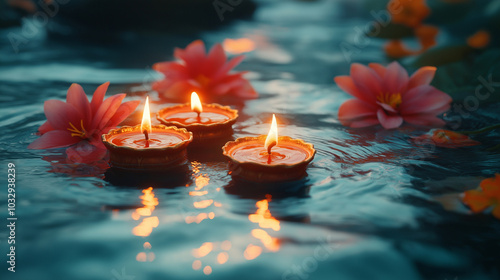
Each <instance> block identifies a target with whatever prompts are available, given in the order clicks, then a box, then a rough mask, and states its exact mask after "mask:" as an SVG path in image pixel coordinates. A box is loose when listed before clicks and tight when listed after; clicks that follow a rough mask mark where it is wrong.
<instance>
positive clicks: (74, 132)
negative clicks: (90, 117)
mask: <svg viewBox="0 0 500 280" xmlns="http://www.w3.org/2000/svg"><path fill="white" fill-rule="evenodd" d="M69 126H71V128H68V130H69V131H70V132H72V133H71V136H73V137H81V138H83V139H85V138H86V135H87V131H86V130H85V128H84V127H83V120H80V127H81V130H80V129H78V128H76V126H75V125H74V124H72V123H71V122H70V123H69Z"/></svg>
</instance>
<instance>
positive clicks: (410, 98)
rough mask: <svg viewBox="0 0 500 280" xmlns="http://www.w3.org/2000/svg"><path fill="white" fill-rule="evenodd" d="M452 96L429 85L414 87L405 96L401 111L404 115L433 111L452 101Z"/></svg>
mask: <svg viewBox="0 0 500 280" xmlns="http://www.w3.org/2000/svg"><path fill="white" fill-rule="evenodd" d="M451 101H452V99H451V97H450V96H449V95H448V94H446V93H444V92H442V91H440V90H438V89H436V88H434V87H432V86H429V85H423V86H418V87H415V88H412V89H411V90H410V91H408V92H407V93H406V95H405V96H404V97H403V102H402V103H401V106H400V112H401V114H403V115H410V114H416V113H425V112H432V111H434V110H436V109H438V108H442V107H443V106H445V105H446V104H449V103H451Z"/></svg>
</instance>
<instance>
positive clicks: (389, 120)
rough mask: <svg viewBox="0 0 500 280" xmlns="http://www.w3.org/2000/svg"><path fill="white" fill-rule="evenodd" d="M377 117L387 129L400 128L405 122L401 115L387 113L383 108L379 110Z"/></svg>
mask: <svg viewBox="0 0 500 280" xmlns="http://www.w3.org/2000/svg"><path fill="white" fill-rule="evenodd" d="M377 118H378V120H379V122H380V124H381V125H382V126H383V127H384V128H385V129H393V128H398V127H400V126H401V124H402V123H403V118H402V117H401V116H399V115H387V114H386V113H385V111H384V110H383V109H379V110H378V111H377Z"/></svg>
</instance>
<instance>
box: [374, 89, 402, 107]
mask: <svg viewBox="0 0 500 280" xmlns="http://www.w3.org/2000/svg"><path fill="white" fill-rule="evenodd" d="M377 101H378V102H380V103H383V104H387V105H389V106H391V107H392V108H393V109H398V108H399V106H400V105H401V102H402V99H401V94H400V93H382V94H380V95H379V96H377Z"/></svg>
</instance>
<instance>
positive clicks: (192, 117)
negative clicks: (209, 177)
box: [156, 92, 238, 143]
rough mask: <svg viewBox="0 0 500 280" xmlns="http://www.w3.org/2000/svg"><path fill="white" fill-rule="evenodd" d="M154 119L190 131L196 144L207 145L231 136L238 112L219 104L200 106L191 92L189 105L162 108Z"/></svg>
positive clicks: (195, 94) (196, 97)
mask: <svg viewBox="0 0 500 280" xmlns="http://www.w3.org/2000/svg"><path fill="white" fill-rule="evenodd" d="M156 118H157V119H158V120H159V121H160V122H161V123H163V124H165V125H173V126H176V127H179V128H185V129H187V130H188V131H191V132H192V133H193V137H194V142H196V143H207V142H206V140H210V139H219V138H222V137H226V136H230V135H232V133H233V128H232V126H233V124H234V123H235V122H236V119H237V118H238V111H237V110H233V109H231V108H230V107H228V106H222V105H219V104H202V103H201V101H200V98H199V97H198V94H197V93H196V92H192V93H191V103H185V104H181V105H176V106H172V107H167V108H163V109H161V110H160V111H159V112H158V113H157V115H156Z"/></svg>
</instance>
